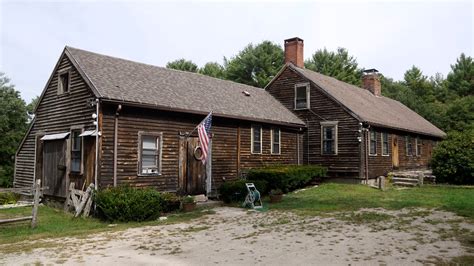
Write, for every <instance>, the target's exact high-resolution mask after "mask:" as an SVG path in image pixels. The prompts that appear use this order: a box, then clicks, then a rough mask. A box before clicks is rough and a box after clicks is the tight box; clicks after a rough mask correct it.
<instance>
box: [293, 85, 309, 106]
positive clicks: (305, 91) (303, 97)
mask: <svg viewBox="0 0 474 266" xmlns="http://www.w3.org/2000/svg"><path fill="white" fill-rule="evenodd" d="M300 109H309V84H307V83H303V84H296V85H295V110H300Z"/></svg>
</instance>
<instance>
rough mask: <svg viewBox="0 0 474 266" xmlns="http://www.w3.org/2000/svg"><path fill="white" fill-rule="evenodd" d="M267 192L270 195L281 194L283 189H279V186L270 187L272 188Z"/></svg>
mask: <svg viewBox="0 0 474 266" xmlns="http://www.w3.org/2000/svg"><path fill="white" fill-rule="evenodd" d="M269 194H270V195H281V194H283V191H282V190H281V189H279V188H277V189H272V190H270V193H269Z"/></svg>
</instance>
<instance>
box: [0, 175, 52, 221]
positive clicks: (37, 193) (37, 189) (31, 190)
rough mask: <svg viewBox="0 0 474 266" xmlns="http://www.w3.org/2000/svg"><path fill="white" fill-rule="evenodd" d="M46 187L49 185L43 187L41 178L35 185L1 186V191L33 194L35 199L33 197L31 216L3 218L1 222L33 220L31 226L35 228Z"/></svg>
mask: <svg viewBox="0 0 474 266" xmlns="http://www.w3.org/2000/svg"><path fill="white" fill-rule="evenodd" d="M44 189H47V187H41V180H40V179H38V180H36V183H35V184H34V185H33V187H21V188H1V189H0V193H2V192H13V193H19V194H27V195H33V197H34V199H33V210H32V213H31V216H26V217H18V218H11V219H3V220H0V224H6V223H14V222H20V221H28V220H31V228H35V227H36V225H37V223H38V205H39V202H40V197H41V196H42V191H43V190H44Z"/></svg>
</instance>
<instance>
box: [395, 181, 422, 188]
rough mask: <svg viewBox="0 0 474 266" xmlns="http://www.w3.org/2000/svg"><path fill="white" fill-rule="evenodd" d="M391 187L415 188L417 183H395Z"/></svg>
mask: <svg viewBox="0 0 474 266" xmlns="http://www.w3.org/2000/svg"><path fill="white" fill-rule="evenodd" d="M393 185H394V186H403V187H416V186H417V185H418V183H411V182H401V181H397V182H394V183H393Z"/></svg>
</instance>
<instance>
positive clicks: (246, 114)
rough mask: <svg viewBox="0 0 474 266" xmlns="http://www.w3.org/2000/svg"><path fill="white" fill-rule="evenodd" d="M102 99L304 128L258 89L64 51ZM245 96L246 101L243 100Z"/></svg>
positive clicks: (111, 58) (85, 53)
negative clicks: (211, 112)
mask: <svg viewBox="0 0 474 266" xmlns="http://www.w3.org/2000/svg"><path fill="white" fill-rule="evenodd" d="M66 50H67V51H68V52H69V54H70V55H72V57H73V59H74V60H75V61H76V63H77V64H78V66H79V67H80V68H81V70H82V71H83V72H84V73H85V75H86V76H87V78H88V79H89V80H90V82H91V83H92V85H93V86H94V87H95V89H96V90H97V92H98V93H99V94H100V96H101V97H102V98H104V99H109V100H117V101H124V102H132V103H139V104H144V105H154V106H157V107H161V108H166V109H170V110H180V111H183V112H186V111H190V112H199V113H203V114H204V113H208V112H210V111H211V110H212V111H213V113H214V115H216V116H219V115H221V116H224V117H235V118H240V119H245V120H250V121H265V122H269V123H283V124H293V125H304V122H303V121H302V120H300V119H299V118H298V117H297V116H296V115H294V114H293V113H292V112H291V111H289V110H288V109H286V108H285V107H284V106H283V105H282V104H280V102H278V100H276V99H275V98H274V97H273V96H271V95H270V94H269V93H268V92H266V91H265V90H263V89H260V88H256V87H252V86H248V85H244V84H240V83H235V82H232V81H228V80H221V79H217V78H212V77H208V76H204V75H201V74H196V73H190V72H183V71H178V70H172V69H167V68H163V67H157V66H152V65H147V64H142V63H138V62H133V61H129V60H125V59H120V58H115V57H111V56H106V55H101V54H97V53H93V52H89V51H84V50H80V49H76V48H72V47H66ZM244 92H248V94H249V95H250V96H246V95H245V93H244Z"/></svg>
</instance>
